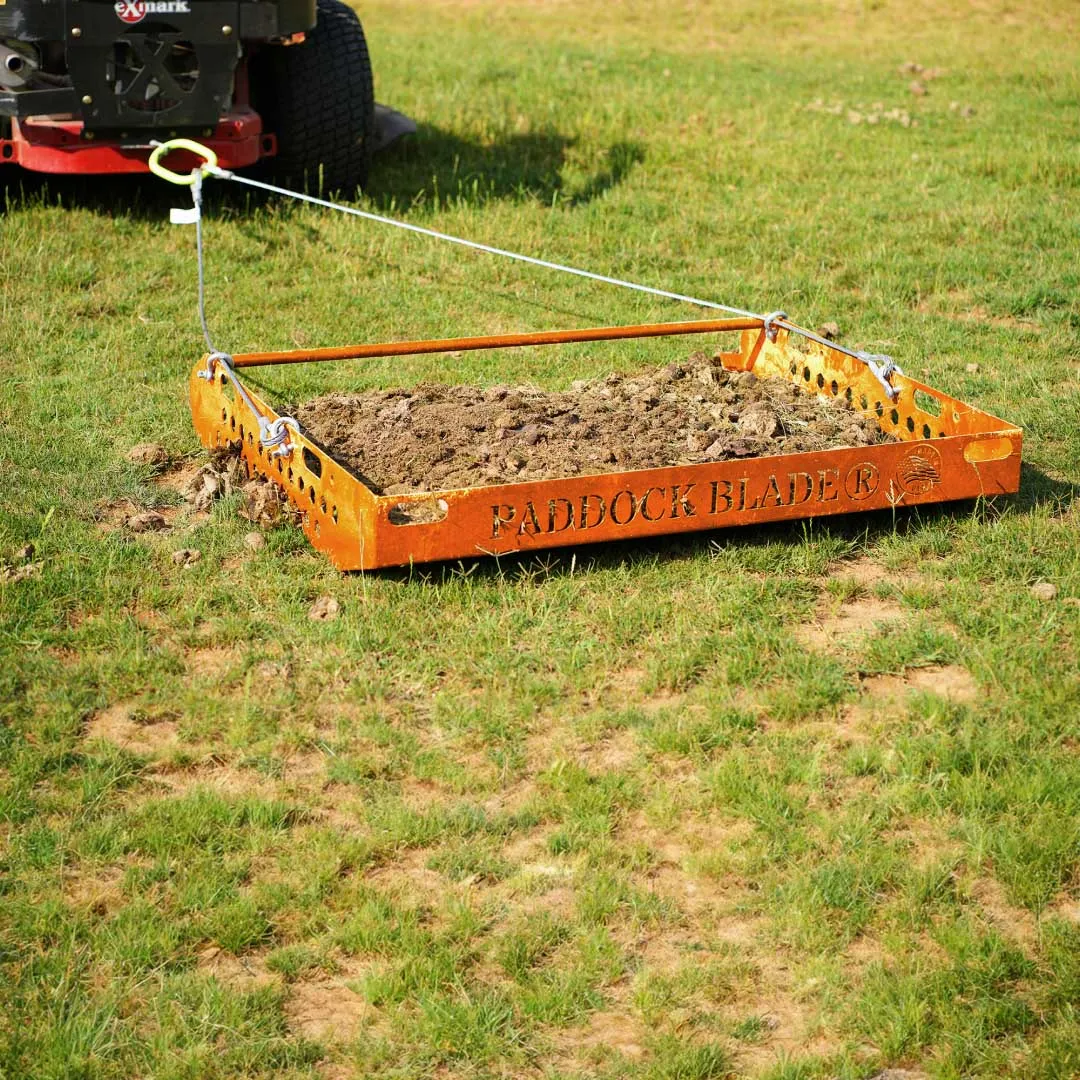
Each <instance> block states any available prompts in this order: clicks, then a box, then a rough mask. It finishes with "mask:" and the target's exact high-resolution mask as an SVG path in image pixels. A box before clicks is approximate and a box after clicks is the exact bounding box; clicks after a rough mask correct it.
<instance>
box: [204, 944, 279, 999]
mask: <svg viewBox="0 0 1080 1080" xmlns="http://www.w3.org/2000/svg"><path fill="white" fill-rule="evenodd" d="M198 965H199V970H200V971H202V972H204V973H205V974H207V975H213V976H214V978H215V979H217V981H218V982H219V983H221V984H222V986H228V987H229V988H230V989H233V990H254V989H256V988H257V987H260V986H273V985H275V984H280V983H281V981H282V980H281V976H280V975H277V974H275V973H274V972H272V971H270V970H269V969H268V968H267V966H266V962H265V961H264V960H263V958H262V957H261V956H258V955H255V954H252V955H248V956H235V955H233V954H232V953H230V952H226V951H225V950H224V949H221V948H219V947H218V946H217V945H208V946H207V947H206V948H205V949H203V950H202V951H201V952H200V953H199V956H198Z"/></svg>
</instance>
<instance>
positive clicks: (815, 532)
mask: <svg viewBox="0 0 1080 1080" xmlns="http://www.w3.org/2000/svg"><path fill="white" fill-rule="evenodd" d="M1078 498H1080V483H1070V482H1066V481H1062V480H1055V479H1054V478H1053V477H1051V476H1048V475H1047V474H1046V473H1044V472H1042V471H1041V470H1040V469H1037V468H1035V467H1034V466H1033V465H1028V464H1026V463H1023V464H1021V466H1020V490H1019V492H1017V494H1015V495H1002V496H997V497H995V498H992V499H990V500H988V501H985V502H984V501H982V500H976V501H974V502H973V501H970V500H968V501H962V502H955V503H929V504H927V505H926V506H920V507H912V508H911V509H898V510H897V511H896V513H895V514H894V513H892V512H891V511H889V510H877V511H872V512H869V513H864V514H841V515H836V516H835V517H824V518H804V519H800V520H798V521H792V522H784V523H772V524H762V525H751V526H745V527H737V528H727V529H711V530H703V531H702V532H698V533H681V534H678V535H677V536H676V535H673V536H666V537H665V536H658V537H648V538H644V539H633V540H620V541H616V542H614V543H605V544H588V545H582V546H580V547H564V548H549V549H547V550H543V551H525V552H520V553H516V554H511V555H502V556H499V557H497V558H491V557H482V558H476V559H464V560H458V561H455V562H446V563H432V564H426V565H423V566H414V567H404V566H403V567H395V568H389V569H384V570H379V571H376V573H378V574H379V575H380V576H381V577H384V578H385V579H386V580H389V581H399V582H406V581H416V580H420V581H424V582H427V583H428V584H431V585H442V584H445V583H446V582H448V581H450V580H452V579H453V578H455V577H462V576H465V577H471V578H476V579H477V580H494V579H498V578H514V579H517V578H528V579H547V578H563V577H572V576H573V575H574V574H575V573H585V572H588V571H590V570H603V569H608V568H618V567H621V568H626V567H631V566H634V565H636V564H645V563H650V564H655V563H664V562H677V561H680V560H682V559H688V558H698V557H700V556H702V555H705V554H709V553H710V552H718V551H720V550H722V549H725V548H736V547H744V548H759V547H766V546H769V545H778V546H784V547H790V548H796V547H798V546H799V545H802V544H808V543H824V544H826V545H827V546H829V547H830V548H835V549H836V550H837V552H839V553H840V554H839V555H837V556H835V557H840V555H843V554H845V553H849V554H854V553H856V552H857V551H859V550H860V549H862V548H866V547H868V546H870V545H871V544H873V543H875V542H876V541H877V540H880V539H883V538H884V537H887V536H891V535H900V536H909V535H911V534H913V533H915V532H917V531H918V530H919V529H922V528H924V527H926V526H932V525H933V524H935V523H938V522H942V521H949V520H953V521H961V520H963V519H965V518H971V517H976V518H978V519H979V520H980V521H993V520H996V519H997V518H1000V517H1003V516H1004V515H1006V514H1013V515H1023V514H1027V513H1029V512H1031V511H1032V510H1035V509H1037V508H1039V507H1043V506H1050V507H1052V508H1053V511H1054V512H1055V513H1056V514H1059V515H1060V514H1064V513H1067V512H1068V511H1069V509H1070V508H1071V507H1072V505H1073V504H1074V503H1075V502H1076V501H1077V499H1078ZM368 573H371V571H368Z"/></svg>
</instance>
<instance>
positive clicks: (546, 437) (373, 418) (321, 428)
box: [249, 353, 886, 516]
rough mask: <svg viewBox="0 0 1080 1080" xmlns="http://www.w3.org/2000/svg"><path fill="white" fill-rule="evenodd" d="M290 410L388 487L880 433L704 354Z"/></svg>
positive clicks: (843, 409) (757, 451) (833, 402)
mask: <svg viewBox="0 0 1080 1080" xmlns="http://www.w3.org/2000/svg"><path fill="white" fill-rule="evenodd" d="M289 411H290V413H291V414H292V415H293V416H296V417H297V418H298V420H299V421H300V423H301V425H302V426H303V428H304V430H305V431H306V432H307V433H308V434H309V435H310V436H311V437H312V438H314V439H315V440H316V441H318V442H319V443H321V444H322V446H324V447H325V448H326V449H327V451H328V452H329V453H330V454H331V455H332V456H334V457H335V458H337V460H338V461H340V462H341V463H342V464H344V465H345V466H347V467H348V468H349V469H351V470H352V471H353V472H355V473H356V474H357V475H358V476H359V477H360V478H361V479H362V480H363V481H364V483H366V484H367V485H368V486H369V487H371V488H373V489H374V490H376V491H378V492H385V493H387V494H394V495H404V494H410V493H413V492H424V491H439V490H446V489H448V488H455V487H477V486H486V485H493V484H504V483H509V482H515V481H523V480H539V479H550V478H553V477H565V476H583V475H584V476H587V475H590V474H594V473H603V472H612V471H615V470H618V471H627V470H632V469H647V468H656V467H661V466H665V465H693V464H701V463H703V462H708V461H720V460H724V459H733V458H744V457H756V456H765V455H770V454H782V453H798V452H802V451H814V450H827V449H831V448H834V447H850V446H865V445H868V444H870V443H876V442H882V441H884V440H885V439H886V436H885V435H883V433H882V432H881V430H880V429H879V428H878V426H877V425H876V424H875V423H873V422H872V421H871V420H869V419H867V418H865V417H864V416H863V415H862V414H861V413H859V412H856V411H855V410H854V409H852V408H851V407H850V406H849V405H848V404H847V403H846V402H845V401H844V400H843V398H842V397H838V398H832V397H825V396H818V395H816V394H808V393H806V392H804V391H802V390H800V389H799V388H798V387H797V386H795V385H794V384H792V383H788V382H787V381H786V380H783V379H758V378H757V377H756V376H754V375H753V374H752V373H749V372H733V371H728V370H726V369H725V368H724V367H723V366H722V365H721V364H720V362H719V361H718V360H716V359H713V358H710V357H707V356H706V355H705V354H704V353H695V354H694V355H693V356H691V357H690V358H689V359H688V360H686V361H682V362H677V363H672V364H669V365H667V366H666V367H663V368H660V369H655V368H653V369H649V370H647V371H644V372H637V373H635V374H630V375H608V376H607V377H606V378H602V379H596V380H591V381H584V380H579V381H576V382H574V383H573V384H572V385H571V388H570V389H569V390H565V391H547V390H540V389H538V388H536V387H533V386H518V387H505V386H496V387H489V388H487V389H483V388H480V387H475V386H445V385H441V384H434V383H425V384H421V385H419V386H417V387H415V388H414V389H412V390H404V389H394V390H372V391H368V392H366V393H363V394H354V395H329V396H326V397H322V398H316V399H314V400H312V401H308V402H306V403H304V404H302V405H298V406H295V407H292V408H290V409H289ZM249 516H251V515H250V514H249Z"/></svg>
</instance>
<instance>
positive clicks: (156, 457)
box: [127, 442, 169, 469]
mask: <svg viewBox="0 0 1080 1080" xmlns="http://www.w3.org/2000/svg"><path fill="white" fill-rule="evenodd" d="M127 459H128V461H130V462H132V463H133V464H135V465H147V466H149V467H151V468H155V469H160V468H163V467H164V466H166V465H168V464H169V451H168V450H166V449H165V447H164V446H162V445H161V444H160V443H150V442H147V443H139V444H138V445H137V446H133V447H132V448H131V449H130V450H129V451H128V453H127Z"/></svg>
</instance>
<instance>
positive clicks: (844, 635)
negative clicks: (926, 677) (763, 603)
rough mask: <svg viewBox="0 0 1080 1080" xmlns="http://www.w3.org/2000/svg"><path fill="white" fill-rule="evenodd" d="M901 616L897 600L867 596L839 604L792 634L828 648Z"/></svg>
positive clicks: (893, 621) (873, 629) (810, 644)
mask: <svg viewBox="0 0 1080 1080" xmlns="http://www.w3.org/2000/svg"><path fill="white" fill-rule="evenodd" d="M903 617H904V612H903V609H902V608H901V607H900V605H899V604H896V603H894V602H893V601H891V600H880V599H878V598H877V597H874V596H866V597H861V598H859V599H856V600H851V601H849V602H848V603H846V604H841V605H840V606H839V607H838V608H836V609H835V610H834V611H831V612H829V613H828V614H826V615H823V616H822V617H820V618H819V619H818V621H817V622H814V623H806V624H804V625H802V626H799V627H797V628H796V631H795V634H796V637H798V638H799V640H800V641H802V642H803V643H804V644H805V645H809V646H811V647H813V648H822V649H828V648H831V647H835V646H836V645H838V644H843V643H844V642H845V641H847V640H850V639H851V638H853V637H859V636H862V635H866V634H871V633H873V632H874V631H875V630H877V629H878V627H879V626H881V625H882V624H886V623H896V622H899V621H900V620H901V619H903Z"/></svg>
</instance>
